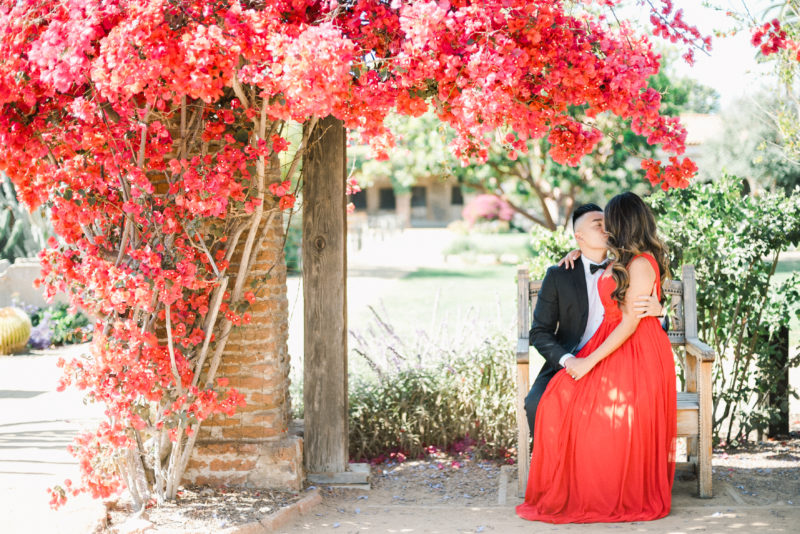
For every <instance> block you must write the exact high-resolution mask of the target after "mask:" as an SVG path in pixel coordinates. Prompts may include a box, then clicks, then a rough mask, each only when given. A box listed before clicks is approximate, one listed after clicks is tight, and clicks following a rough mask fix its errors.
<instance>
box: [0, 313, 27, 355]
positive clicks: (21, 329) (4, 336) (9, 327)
mask: <svg viewBox="0 0 800 534" xmlns="http://www.w3.org/2000/svg"><path fill="white" fill-rule="evenodd" d="M30 336H31V320H30V318H29V317H28V314H26V313H25V312H24V311H22V310H20V309H19V308H14V307H8V308H0V355H5V354H13V353H15V352H19V351H20V350H22V349H24V348H25V345H27V344H28V338H29V337H30Z"/></svg>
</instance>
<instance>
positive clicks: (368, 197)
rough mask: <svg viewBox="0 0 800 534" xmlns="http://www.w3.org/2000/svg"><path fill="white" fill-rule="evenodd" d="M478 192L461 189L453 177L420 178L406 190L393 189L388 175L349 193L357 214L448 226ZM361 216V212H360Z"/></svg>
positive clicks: (408, 223) (404, 224) (406, 224)
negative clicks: (352, 193) (402, 191)
mask: <svg viewBox="0 0 800 534" xmlns="http://www.w3.org/2000/svg"><path fill="white" fill-rule="evenodd" d="M476 195H477V193H472V192H464V191H463V190H462V187H461V184H459V183H458V182H456V181H455V180H454V179H448V180H442V179H441V178H439V177H433V176H430V177H426V178H419V179H417V182H416V183H415V184H414V185H413V186H412V187H411V188H410V190H409V191H408V192H406V193H396V192H395V189H394V187H393V186H392V182H391V180H390V179H389V178H388V177H385V176H380V177H375V178H374V179H373V181H372V184H371V185H370V186H368V187H363V189H362V190H361V192H359V193H356V194H354V195H351V196H350V201H351V202H352V203H353V205H354V206H355V210H356V214H359V213H360V214H366V215H367V216H368V217H369V216H377V215H396V216H397V217H398V219H399V220H400V223H401V226H402V227H403V228H409V227H437V226H441V227H444V226H447V225H448V224H450V223H451V222H453V221H457V220H459V219H461V210H462V209H463V208H464V204H466V203H468V202H469V201H470V200H471V199H472V198H473V197H474V196H476ZM362 216H363V215H362Z"/></svg>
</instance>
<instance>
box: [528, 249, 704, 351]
mask: <svg viewBox="0 0 800 534" xmlns="http://www.w3.org/2000/svg"><path fill="white" fill-rule="evenodd" d="M682 274H683V279H682V280H667V281H666V283H665V284H664V286H663V291H664V294H665V295H667V296H668V297H670V298H669V308H670V310H669V320H670V324H669V334H668V335H669V340H670V342H671V343H672V344H673V345H683V344H684V343H685V342H686V332H687V328H686V326H687V319H688V320H689V321H690V322H691V323H692V325H693V326H694V330H693V331H694V335H695V336H696V335H697V326H696V325H697V311H696V310H697V308H696V306H697V303H696V302H695V295H696V289H695V277H694V266H693V265H685V266H684V268H683V273H682ZM517 282H518V291H519V294H518V296H517V302H525V301H526V300H527V302H528V306H519V307H518V309H517V330H518V332H517V334H518V336H517V337H518V338H524V337H528V331H529V329H530V326H531V321H532V318H533V310H534V309H536V300H537V298H538V297H539V290H540V289H541V288H542V281H541V280H530V281H528V270H527V269H524V268H522V269H519V271H518V272H517ZM526 283H527V286H528V288H527V291H528V298H527V299H525V285H526ZM685 288H688V291H687V290H686V289H685ZM684 294H686V296H687V297H688V300H691V302H685V301H686V300H687V299H684ZM520 297H522V298H520ZM692 325H690V328H689V329H688V330H691V326H692Z"/></svg>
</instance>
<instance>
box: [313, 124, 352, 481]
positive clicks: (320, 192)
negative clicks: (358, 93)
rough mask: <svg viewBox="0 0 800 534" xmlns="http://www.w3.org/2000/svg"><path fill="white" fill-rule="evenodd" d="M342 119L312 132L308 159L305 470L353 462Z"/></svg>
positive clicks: (329, 469)
mask: <svg viewBox="0 0 800 534" xmlns="http://www.w3.org/2000/svg"><path fill="white" fill-rule="evenodd" d="M345 144H346V143H345V129H344V126H343V124H342V122H341V121H340V120H338V119H336V118H335V117H332V116H328V117H326V118H324V119H321V120H320V121H319V122H318V123H317V126H316V127H315V128H314V130H313V131H312V132H311V134H310V138H309V144H308V149H307V152H306V155H305V159H304V161H303V167H304V172H303V176H304V178H303V179H304V183H303V241H302V243H303V244H302V250H303V302H304V315H305V316H304V325H305V327H304V338H303V342H304V364H303V376H304V385H303V400H304V404H305V435H304V439H305V445H304V449H305V451H304V456H305V467H306V471H307V472H308V473H309V474H311V473H342V472H344V471H346V470H347V464H348V439H347V436H348V423H347V421H348V403H347V250H346V236H347V227H346V225H347V210H346V197H345V179H346V176H347V160H346V148H345Z"/></svg>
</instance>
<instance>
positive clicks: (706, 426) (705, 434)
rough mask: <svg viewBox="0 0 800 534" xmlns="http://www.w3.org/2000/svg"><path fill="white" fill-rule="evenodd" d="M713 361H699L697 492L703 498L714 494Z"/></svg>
mask: <svg viewBox="0 0 800 534" xmlns="http://www.w3.org/2000/svg"><path fill="white" fill-rule="evenodd" d="M711 363H712V362H699V367H700V369H699V373H698V377H697V386H698V388H697V389H698V393H699V397H700V398H699V400H700V410H699V411H700V422H699V427H700V428H699V429H698V430H699V432H698V434H699V435H698V437H697V493H698V495H699V496H700V497H701V498H704V499H708V498H711V497H712V496H713V491H712V487H711V455H712V450H711V423H712V417H713V413H712V410H713V408H714V406H713V403H712V401H711Z"/></svg>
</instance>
